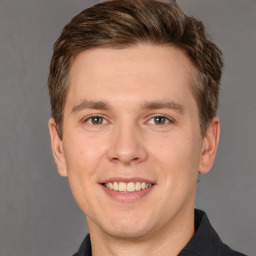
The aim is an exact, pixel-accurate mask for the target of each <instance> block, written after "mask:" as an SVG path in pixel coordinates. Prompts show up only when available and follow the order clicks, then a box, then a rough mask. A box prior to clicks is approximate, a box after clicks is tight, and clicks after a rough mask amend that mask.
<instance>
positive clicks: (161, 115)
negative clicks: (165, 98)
mask: <svg viewBox="0 0 256 256" xmlns="http://www.w3.org/2000/svg"><path fill="white" fill-rule="evenodd" d="M156 117H162V118H165V119H166V120H167V121H168V123H165V124H162V126H163V125H166V124H169V123H174V120H173V118H171V117H169V116H166V115H164V114H155V115H151V116H150V118H149V119H148V121H147V122H149V121H150V120H152V119H153V118H156ZM154 125H156V124H154ZM159 126H161V124H159Z"/></svg>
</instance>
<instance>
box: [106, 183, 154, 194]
mask: <svg viewBox="0 0 256 256" xmlns="http://www.w3.org/2000/svg"><path fill="white" fill-rule="evenodd" d="M104 186H105V187H107V188H109V189H112V190H116V191H120V192H134V191H139V190H141V189H146V188H150V187H151V186H152V184H148V183H146V182H139V181H137V182H128V183H125V182H116V181H115V182H113V183H112V182H108V183H105V184H104Z"/></svg>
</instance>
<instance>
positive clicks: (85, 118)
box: [82, 114, 109, 125]
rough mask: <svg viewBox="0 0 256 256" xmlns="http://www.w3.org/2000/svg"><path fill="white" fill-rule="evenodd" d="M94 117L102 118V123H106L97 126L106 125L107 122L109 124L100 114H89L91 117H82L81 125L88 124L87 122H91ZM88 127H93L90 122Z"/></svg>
mask: <svg viewBox="0 0 256 256" xmlns="http://www.w3.org/2000/svg"><path fill="white" fill-rule="evenodd" d="M94 117H99V118H103V122H104V121H106V122H104V123H102V124H99V125H103V124H106V123H107V122H109V121H108V119H107V118H106V117H104V115H102V114H91V115H89V116H87V117H84V118H83V119H82V122H83V123H88V120H90V119H91V120H92V118H94ZM90 125H94V124H93V123H92V122H91V123H90Z"/></svg>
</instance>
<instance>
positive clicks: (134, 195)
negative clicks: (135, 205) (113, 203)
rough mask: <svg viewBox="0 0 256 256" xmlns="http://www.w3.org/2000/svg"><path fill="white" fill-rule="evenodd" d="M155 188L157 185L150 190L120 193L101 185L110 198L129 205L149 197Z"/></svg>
mask: <svg viewBox="0 0 256 256" xmlns="http://www.w3.org/2000/svg"><path fill="white" fill-rule="evenodd" d="M154 186H155V185H153V186H151V187H150V188H146V189H141V190H139V191H134V192H119V191H116V190H112V189H109V188H107V187H105V186H103V185H101V187H102V188H103V190H104V191H105V193H106V194H107V195H108V196H109V197H111V198H112V199H114V200H117V201H120V202H127V203H128V202H135V201H138V200H139V199H142V198H143V197H145V196H146V195H148V194H149V193H150V192H151V191H152V189H154Z"/></svg>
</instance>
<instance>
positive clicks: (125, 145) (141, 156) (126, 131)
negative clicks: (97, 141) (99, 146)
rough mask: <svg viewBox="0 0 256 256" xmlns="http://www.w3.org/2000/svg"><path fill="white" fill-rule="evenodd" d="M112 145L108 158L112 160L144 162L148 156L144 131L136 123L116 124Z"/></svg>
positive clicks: (128, 162)
mask: <svg viewBox="0 0 256 256" xmlns="http://www.w3.org/2000/svg"><path fill="white" fill-rule="evenodd" d="M110 145H111V146H110V147H109V150H108V158H109V160H110V161H111V162H115V163H120V164H123V165H131V164H134V163H140V162H143V161H145V160H146V159H147V157H148V154H147V150H146V147H145V142H144V140H143V134H142V131H140V130H139V128H137V127H136V126H135V125H134V126H132V125H125V124H123V125H119V126H116V127H115V129H114V130H113V136H111V143H110Z"/></svg>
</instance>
